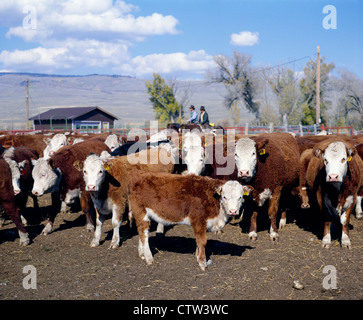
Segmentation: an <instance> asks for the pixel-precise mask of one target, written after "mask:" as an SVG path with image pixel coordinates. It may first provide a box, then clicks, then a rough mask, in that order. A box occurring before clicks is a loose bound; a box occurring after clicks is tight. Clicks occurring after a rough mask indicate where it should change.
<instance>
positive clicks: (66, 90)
mask: <svg viewBox="0 0 363 320" xmlns="http://www.w3.org/2000/svg"><path fill="white" fill-rule="evenodd" d="M27 79H29V96H30V99H29V117H31V116H34V115H36V114H38V113H41V112H44V111H47V110H48V109H50V108H54V107H64V106H99V107H101V108H103V109H104V110H106V111H108V112H110V113H112V114H114V115H115V116H117V117H118V118H119V119H120V120H119V121H117V122H116V126H117V127H121V126H124V125H126V124H144V123H145V121H148V120H153V119H154V113H153V109H152V105H151V103H150V101H149V96H148V94H147V93H146V87H145V80H144V79H137V78H132V77H128V76H120V75H97V74H95V75H86V76H80V75H67V76H64V75H50V74H34V73H31V74H30V73H0V129H24V128H25V112H26V110H25V109H26V107H25V105H26V103H25V101H26V80H27ZM189 84H190V88H191V89H190V92H191V98H190V100H189V104H193V105H195V106H196V108H197V109H198V111H199V107H200V106H201V105H204V106H205V107H206V110H207V112H208V113H209V118H210V121H211V122H215V123H218V122H221V121H222V120H223V119H226V118H228V112H227V110H226V109H225V107H224V106H223V94H224V92H225V91H224V88H223V86H221V85H206V83H205V81H201V80H199V81H190V82H188V81H181V82H180V83H179V87H180V88H181V89H180V91H182V89H183V88H185V87H187V86H188V85H189ZM184 111H185V112H186V113H185V114H186V115H188V112H189V110H184ZM246 117H247V120H248V117H249V115H248V114H247V113H246ZM242 120H243V119H242ZM242 123H243V122H242Z"/></svg>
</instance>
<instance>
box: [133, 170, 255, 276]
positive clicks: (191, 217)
mask: <svg viewBox="0 0 363 320" xmlns="http://www.w3.org/2000/svg"><path fill="white" fill-rule="evenodd" d="M250 191H251V188H250V187H249V186H242V185H241V184H240V183H238V182H237V181H227V182H226V181H222V180H217V179H211V178H207V177H200V176H194V175H186V176H180V175H171V174H165V173H154V172H141V171H140V172H133V174H132V176H131V177H130V179H129V192H130V195H129V206H130V210H131V211H132V214H133V216H134V218H135V221H136V225H137V230H138V233H139V237H140V239H139V247H138V251H139V256H140V257H141V258H142V259H145V260H146V263H147V264H152V262H153V256H152V253H151V251H150V247H149V240H148V238H149V226H150V220H154V221H156V222H158V223H162V224H165V225H174V224H186V225H190V226H192V227H193V231H194V234H195V237H196V242H197V250H196V256H197V261H198V264H199V267H200V268H201V269H202V270H205V268H206V267H207V259H206V254H205V247H206V245H207V234H206V232H207V231H218V230H220V229H222V228H223V227H224V226H225V224H226V223H227V222H228V220H229V218H230V217H233V216H236V215H237V214H238V212H239V209H240V207H241V205H242V202H243V196H244V194H245V195H247V194H249V192H250Z"/></svg>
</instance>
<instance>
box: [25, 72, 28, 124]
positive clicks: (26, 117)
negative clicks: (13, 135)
mask: <svg viewBox="0 0 363 320" xmlns="http://www.w3.org/2000/svg"><path fill="white" fill-rule="evenodd" d="M28 119H29V79H26V112H25V129H26V130H29V123H28V122H29V121H28Z"/></svg>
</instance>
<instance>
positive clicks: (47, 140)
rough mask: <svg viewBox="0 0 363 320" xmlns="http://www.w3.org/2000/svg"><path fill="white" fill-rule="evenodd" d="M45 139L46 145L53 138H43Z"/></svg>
mask: <svg viewBox="0 0 363 320" xmlns="http://www.w3.org/2000/svg"><path fill="white" fill-rule="evenodd" d="M43 141H44V143H45V144H46V145H48V144H49V143H50V141H51V139H49V138H43Z"/></svg>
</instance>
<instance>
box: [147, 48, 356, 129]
mask: <svg viewBox="0 0 363 320" xmlns="http://www.w3.org/2000/svg"><path fill="white" fill-rule="evenodd" d="M251 60H252V57H251V56H250V55H246V54H243V53H241V52H238V51H234V52H233V55H232V56H225V55H218V56H215V57H214V62H215V64H216V67H215V68H214V69H211V70H208V71H207V72H206V75H205V78H206V81H207V83H209V84H213V83H217V84H221V85H223V86H224V88H225V93H224V96H223V101H224V103H223V104H224V106H221V107H223V108H226V110H229V114H230V118H231V119H230V120H232V122H233V124H234V125H239V124H240V120H241V112H242V111H245V110H246V111H247V112H249V113H250V114H251V115H253V118H254V121H253V124H256V125H268V124H269V123H271V122H273V123H274V124H275V125H281V124H283V121H287V122H288V123H289V124H290V125H297V124H300V123H301V124H303V125H312V124H314V123H316V99H317V92H316V81H317V76H316V75H317V72H316V69H317V62H316V61H313V60H309V61H308V62H307V63H306V66H305V67H304V70H303V71H302V72H295V71H294V70H292V69H290V68H288V67H286V66H285V65H281V66H277V67H266V68H257V67H253V66H252V65H251ZM146 88H147V93H148V94H149V96H150V102H151V103H152V106H153V109H154V114H155V119H157V120H159V121H161V122H163V123H166V122H182V119H183V117H184V109H185V108H186V107H188V105H187V104H188V103H189V99H190V86H189V87H188V86H187V87H184V90H183V92H182V93H181V94H180V87H178V82H177V81H176V80H175V79H173V80H169V81H165V79H163V78H162V77H161V75H160V74H154V75H153V80H152V81H146ZM178 91H179V92H178ZM177 92H178V96H179V98H178V99H176V96H177ZM319 95H320V121H321V123H324V124H325V126H348V125H353V126H354V128H355V129H362V128H363V80H362V79H359V78H358V77H357V76H356V75H355V74H354V73H353V72H350V71H348V70H346V69H338V70H336V68H335V65H334V63H333V62H330V63H327V62H325V58H324V57H322V58H320V92H319Z"/></svg>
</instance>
